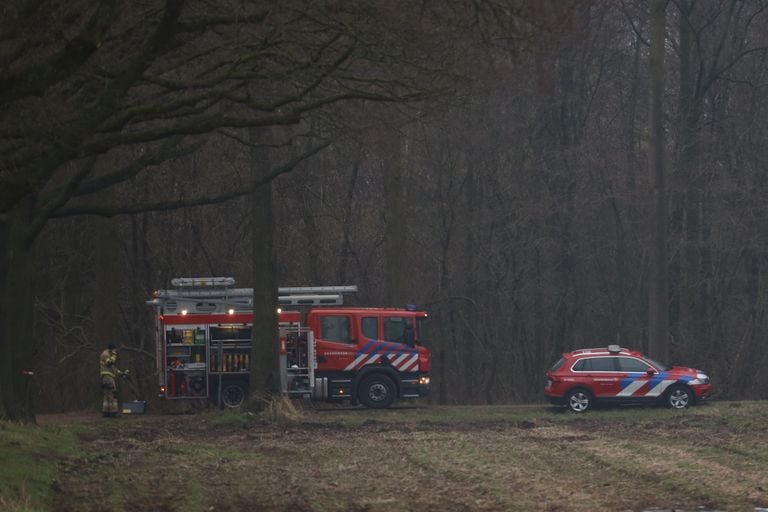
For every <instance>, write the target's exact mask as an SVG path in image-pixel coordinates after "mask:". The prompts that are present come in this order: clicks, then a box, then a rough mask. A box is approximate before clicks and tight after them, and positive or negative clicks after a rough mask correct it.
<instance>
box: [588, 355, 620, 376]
mask: <svg viewBox="0 0 768 512" xmlns="http://www.w3.org/2000/svg"><path fill="white" fill-rule="evenodd" d="M615 359H616V358H615V357H595V358H593V359H592V371H593V372H615V371H617V370H618V367H617V366H616V364H615V363H616V361H615Z"/></svg>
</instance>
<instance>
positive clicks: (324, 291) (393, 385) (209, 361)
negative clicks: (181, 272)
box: [147, 277, 430, 408]
mask: <svg viewBox="0 0 768 512" xmlns="http://www.w3.org/2000/svg"><path fill="white" fill-rule="evenodd" d="M171 285H172V286H173V288H170V289H165V290H157V291H155V293H154V298H153V299H152V300H151V301H148V302H147V304H149V305H151V306H153V307H154V308H155V310H156V313H157V314H156V340H157V348H156V360H157V363H158V368H157V369H158V374H159V382H158V384H159V388H160V397H161V398H163V399H168V400H201V399H202V400H209V401H211V402H213V403H214V404H216V405H218V406H223V407H238V406H240V405H241V404H242V403H243V401H244V400H245V398H246V396H247V393H248V385H249V376H250V356H251V334H252V328H253V307H252V305H253V302H252V301H253V289H251V288H235V287H234V285H235V280H234V279H233V278H231V277H212V278H176V279H173V280H172V281H171ZM356 291H357V287H355V286H321V287H290V288H279V289H278V294H279V295H278V304H279V305H280V307H281V309H279V310H278V319H279V323H280V328H279V333H278V334H277V339H276V340H275V342H276V343H278V344H279V364H280V384H281V389H282V392H283V393H285V394H287V395H289V396H292V397H303V398H311V399H314V400H323V401H342V400H349V401H350V402H352V403H361V404H363V405H364V406H366V407H371V408H385V407H389V406H390V405H392V403H394V401H395V400H397V399H398V398H418V397H423V396H427V395H428V394H429V391H430V378H429V364H430V360H429V351H428V350H427V349H426V348H425V347H424V342H425V341H426V340H427V335H426V320H427V318H428V314H427V313H426V312H424V311H416V310H415V308H413V307H408V308H403V309H399V308H360V307H346V306H343V297H344V295H345V294H349V293H354V292H356ZM285 308H290V309H285Z"/></svg>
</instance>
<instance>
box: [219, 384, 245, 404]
mask: <svg viewBox="0 0 768 512" xmlns="http://www.w3.org/2000/svg"><path fill="white" fill-rule="evenodd" d="M221 401H222V402H223V403H224V405H225V406H227V407H230V408H235V407H240V406H241V405H243V402H244V401H245V391H244V390H243V388H242V387H240V386H239V385H237V384H229V385H227V386H225V387H224V389H223V390H222V391H221Z"/></svg>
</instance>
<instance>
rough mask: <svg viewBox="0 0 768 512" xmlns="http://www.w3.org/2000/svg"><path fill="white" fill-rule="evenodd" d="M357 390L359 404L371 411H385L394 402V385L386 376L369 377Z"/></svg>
mask: <svg viewBox="0 0 768 512" xmlns="http://www.w3.org/2000/svg"><path fill="white" fill-rule="evenodd" d="M358 390H359V391H358V394H357V397H358V399H359V400H360V402H361V403H362V404H363V405H364V406H366V407H368V408H371V409H386V408H387V407H389V406H390V405H392V403H393V402H394V401H395V383H394V382H392V379H390V378H389V377H387V376H386V375H369V376H368V377H366V378H364V379H363V381H362V382H361V383H360V387H359V388H358Z"/></svg>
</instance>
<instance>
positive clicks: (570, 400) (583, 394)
mask: <svg viewBox="0 0 768 512" xmlns="http://www.w3.org/2000/svg"><path fill="white" fill-rule="evenodd" d="M565 404H566V405H567V406H568V409H570V410H572V411H573V412H586V411H587V410H589V409H590V408H591V407H592V395H591V394H590V392H589V391H587V390H585V389H574V390H571V391H569V392H568V394H567V395H566V396H565Z"/></svg>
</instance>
